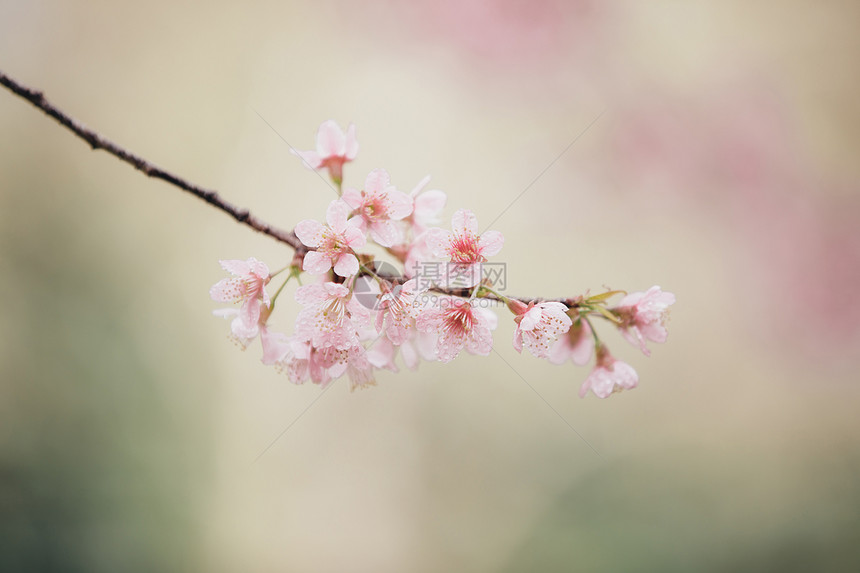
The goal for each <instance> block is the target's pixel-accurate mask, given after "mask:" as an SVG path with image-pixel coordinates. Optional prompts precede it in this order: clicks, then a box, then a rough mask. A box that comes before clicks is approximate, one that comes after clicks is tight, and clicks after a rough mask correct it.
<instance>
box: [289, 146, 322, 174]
mask: <svg viewBox="0 0 860 573" xmlns="http://www.w3.org/2000/svg"><path fill="white" fill-rule="evenodd" d="M290 153H292V154H293V155H295V156H296V157H298V158H299V159H301V160H302V165H304V166H305V167H307V168H308V169H314V170H316V169H319V168H320V167H322V166H323V161H322V158H321V157H320V154H319V153H317V152H316V151H296V150H295V149H291V150H290Z"/></svg>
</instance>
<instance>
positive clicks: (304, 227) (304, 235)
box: [296, 219, 323, 247]
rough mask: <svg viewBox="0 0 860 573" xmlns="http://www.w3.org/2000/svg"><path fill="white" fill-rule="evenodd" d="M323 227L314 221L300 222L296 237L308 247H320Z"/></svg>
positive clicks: (297, 226)
mask: <svg viewBox="0 0 860 573" xmlns="http://www.w3.org/2000/svg"><path fill="white" fill-rule="evenodd" d="M322 233H323V225H322V223H320V222H319V221H315V220H313V219H305V220H304V221H299V224H298V225H296V236H297V237H298V238H299V240H300V241H301V242H302V243H303V244H304V245H305V246H306V247H319V246H320V245H321V244H322Z"/></svg>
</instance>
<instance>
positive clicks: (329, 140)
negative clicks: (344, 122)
mask: <svg viewBox="0 0 860 573" xmlns="http://www.w3.org/2000/svg"><path fill="white" fill-rule="evenodd" d="M345 144H346V137H345V136H344V134H343V130H341V128H340V126H339V125H338V124H337V123H336V122H335V121H334V120H332V119H330V120H328V121H324V122H323V123H322V125H320V128H319V130H318V131H317V153H319V155H320V157H322V158H326V157H338V156H342V155H343V152H344V147H345Z"/></svg>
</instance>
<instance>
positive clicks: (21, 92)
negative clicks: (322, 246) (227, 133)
mask: <svg viewBox="0 0 860 573" xmlns="http://www.w3.org/2000/svg"><path fill="white" fill-rule="evenodd" d="M0 84H3V85H4V86H6V87H7V88H8V89H9V90H10V91H12V92H13V93H14V94H16V95H18V96H20V97H22V98H24V99H25V100H27V101H29V102H30V103H31V104H33V105H34V106H36V107H37V108H39V109H41V110H42V111H43V112H45V113H46V114H47V115H49V116H51V117H52V118H54V119H55V120H56V121H57V122H59V123H60V124H62V125H63V126H64V127H66V128H67V129H69V130H70V131H71V132H72V133H74V134H75V135H77V136H78V137H80V138H81V139H83V140H84V141H86V142H87V143H89V144H90V147H92V148H93V150H96V149H103V150H104V151H107V152H108V153H110V154H111V155H113V156H114V157H116V158H117V159H119V160H120V161H124V162H126V163H128V164H129V165H131V166H132V167H134V168H135V169H137V170H138V171H141V172H142V173H144V174H145V175H146V176H147V177H152V178H154V179H161V180H162V181H165V182H167V183H170V184H171V185H174V186H176V187H179V188H180V189H182V190H183V191H187V192H188V193H191V194H192V195H194V196H196V197H199V198H200V199H203V200H204V201H206V202H207V203H209V204H210V205H212V206H213V207H215V208H217V209H220V210H222V211H224V212H225V213H227V214H228V215H230V216H231V217H233V218H234V219H235V220H236V221H238V222H240V223H242V224H244V225H247V226H249V227H251V228H252V229H254V230H255V231H258V232H260V233H263V234H264V235H268V236H270V237H272V238H273V239H275V240H277V241H280V242H282V243H286V244H288V245H290V246H291V247H293V248H294V249H295V250H296V251H303V252H306V251H307V248H306V247H305V246H304V245H303V244H302V242H301V241H299V239H298V237H296V234H295V233H294V232H292V231H289V232H288V231H284V230H281V229H278V228H276V227H273V226H272V225H270V224H268V223H266V222H265V221H263V220H262V219H260V218H258V217H257V216H255V215H252V214H251V212H250V211H249V210H248V209H243V208H242V207H238V206H237V205H234V204H232V203H230V202H229V201H226V200H224V199H222V198H221V196H220V195H218V193H217V192H215V191H212V190H211V189H204V188H202V187H199V186H197V185H195V184H193V183H190V182H188V181H186V180H185V179H183V178H182V177H179V176H177V175H174V174H172V173H170V172H169V171H165V170H164V169H162V168H161V167H158V166H156V165H153V164H152V163H150V162H149V161H147V160H146V159H143V158H142V157H140V156H139V155H135V154H134V153H131V152H130V151H128V150H126V149H124V148H122V147H120V146H119V145H117V144H116V143H114V142H112V141H110V140H108V139H106V138H104V137H102V136H101V135H99V134H98V133H96V132H94V131H93V130H91V129H89V128H88V127H86V126H85V125H83V124H82V123H81V122H79V121H77V120H76V119H74V118H72V117H70V116H69V115H68V114H66V113H65V112H63V111H62V110H60V109H58V108H57V107H55V106H54V105H53V104H51V103H50V102H49V101H48V100H47V99H46V98H45V96H44V95H43V94H42V92H40V91H38V90H34V89H32V88H28V87H26V86H24V85H21V84H20V83H18V82H16V81H15V80H13V79H12V78H10V77H9V76H7V75H6V74H4V73H3V72H2V71H0Z"/></svg>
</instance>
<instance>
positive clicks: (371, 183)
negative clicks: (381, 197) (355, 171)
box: [364, 169, 391, 194]
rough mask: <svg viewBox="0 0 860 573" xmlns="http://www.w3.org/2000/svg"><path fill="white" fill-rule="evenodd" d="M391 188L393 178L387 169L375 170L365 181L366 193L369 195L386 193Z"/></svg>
mask: <svg viewBox="0 0 860 573" xmlns="http://www.w3.org/2000/svg"><path fill="white" fill-rule="evenodd" d="M390 186H391V177H389V175H388V171H386V170H385V169H374V170H373V171H371V172H370V173H369V174H368V175H367V179H365V180H364V191H365V192H366V193H368V194H370V193H378V192H381V191H385V189H386V188H387V187H390Z"/></svg>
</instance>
